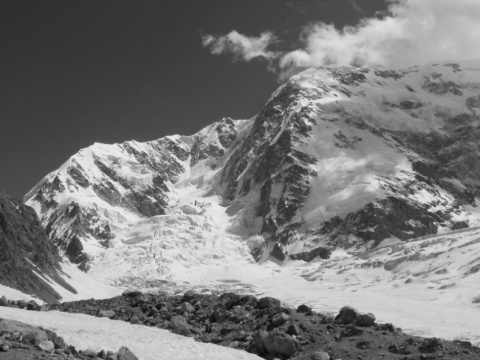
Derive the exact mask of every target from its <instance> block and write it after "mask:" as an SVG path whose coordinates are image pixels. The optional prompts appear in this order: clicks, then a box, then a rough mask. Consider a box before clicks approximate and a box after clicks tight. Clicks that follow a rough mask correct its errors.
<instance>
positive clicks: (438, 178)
mask: <svg viewBox="0 0 480 360" xmlns="http://www.w3.org/2000/svg"><path fill="white" fill-rule="evenodd" d="M479 74H480V62H479V61H463V62H459V63H452V62H445V63H441V64H429V65H426V66H423V67H413V68H409V69H406V70H387V69H378V68H377V69H366V68H353V67H345V66H332V67H317V68H312V69H308V70H306V71H304V72H302V73H300V74H298V75H296V76H294V77H292V78H291V79H290V80H288V81H287V82H286V83H285V84H283V85H282V86H280V88H279V89H278V90H277V91H275V92H274V93H273V94H272V96H271V97H270V99H269V100H268V102H267V103H266V105H265V107H264V108H263V109H262V110H261V111H260V112H259V114H257V115H256V116H255V117H254V118H252V119H250V120H232V119H229V118H225V119H223V120H221V121H219V122H216V123H214V124H212V125H210V126H208V127H206V128H204V129H202V130H201V131H200V132H198V133H197V134H194V135H192V136H178V135H176V136H167V137H165V138H162V139H158V140H154V141H150V142H146V143H139V142H135V141H129V142H125V143H122V144H114V145H110V146H108V145H103V144H96V145H93V146H92V147H89V148H86V149H83V150H81V151H80V152H79V153H77V154H76V155H74V156H73V157H71V158H70V159H69V160H68V161H67V162H66V163H65V164H64V165H62V167H61V168H60V169H59V170H57V171H55V172H52V173H51V174H49V175H48V176H47V177H46V178H45V179H44V180H42V181H41V182H40V183H39V184H38V185H37V186H36V187H35V188H34V189H32V191H30V192H29V193H28V194H27V195H26V196H25V200H26V203H27V204H29V205H31V206H32V207H34V208H35V210H36V211H37V213H38V214H39V216H40V218H41V219H42V223H43V225H44V226H45V228H46V230H47V233H49V236H50V237H52V238H59V239H61V240H59V242H58V243H57V245H58V246H59V247H60V249H61V250H62V252H64V254H66V256H67V257H69V259H70V260H71V261H73V262H76V263H79V264H81V266H82V267H83V268H84V269H85V270H87V269H88V267H89V263H90V262H91V260H92V258H94V257H95V256H97V255H98V254H100V253H102V251H104V250H105V249H106V248H109V247H111V246H113V245H114V243H116V244H117V245H115V246H118V244H120V243H122V241H123V240H122V238H121V236H123V235H121V234H125V231H127V230H128V229H127V228H130V229H134V228H135V225H132V224H134V223H135V222H138V223H140V222H142V221H145V220H146V219H149V218H150V219H152V221H153V219H154V218H156V217H159V216H160V217H161V216H177V217H178V216H190V217H191V216H199V217H201V216H203V215H205V216H207V215H208V214H209V212H210V209H212V206H215V204H214V205H209V206H210V207H207V208H202V209H201V208H199V207H196V204H197V203H201V202H202V201H203V199H204V198H205V197H208V196H217V197H218V198H219V200H218V204H217V205H220V206H221V207H223V208H224V210H223V211H225V212H226V213H227V214H228V219H227V220H226V221H227V224H225V227H224V228H225V229H226V230H228V231H227V232H228V233H229V234H232V235H234V236H237V237H240V238H241V239H244V240H246V242H247V244H248V247H249V248H250V251H251V253H253V254H255V255H256V257H257V259H265V258H267V257H268V256H270V255H271V254H273V255H274V256H275V257H276V258H277V259H279V260H284V259H287V258H288V256H289V254H296V253H302V252H308V251H314V250H315V249H317V248H318V247H328V248H330V249H334V248H335V247H346V248H350V247H353V248H356V249H361V248H364V249H366V248H370V247H372V246H376V245H378V244H379V243H380V242H381V241H383V240H385V239H388V238H392V237H394V238H399V239H401V240H406V239H410V238H413V237H418V236H423V235H428V234H435V233H437V232H442V231H443V232H444V231H448V230H449V229H455V228H460V227H467V226H469V225H475V224H478V221H479V216H478V215H477V213H476V207H477V204H476V200H475V198H476V197H477V196H478V194H479V191H480V183H479V182H478V181H477V180H478V179H479V174H480V169H478V168H477V165H476V162H475V159H476V156H478V155H476V154H477V152H476V151H477V147H478V146H477V145H476V142H475V138H476V136H477V131H478V130H477V129H478V120H479V118H478V115H477V110H476V109H478V108H480V95H479V92H480V90H479V89H480V75H479ZM465 164H469V165H465ZM187 187H194V188H196V189H197V190H196V192H195V191H193V190H192V191H190V190H189V191H190V194H195V196H196V198H190V199H186V198H184V197H182V196H183V195H181V196H180V197H178V196H177V195H178V194H180V193H181V194H184V193H185V191H184V190H185V189H186V188H187ZM187 200H188V201H187ZM189 201H190V203H188V202H189ZM179 204H180V206H177V205H179ZM187 205H188V206H189V207H190V209H188V207H186V206H187ZM181 206H183V208H181ZM215 211H216V210H215ZM175 214H177V215H175ZM215 214H217V213H212V215H215ZM177 220H178V218H177V219H176V220H175V221H177ZM172 221H173V220H172ZM179 221H180V220H179ZM181 221H183V220H181ZM193 221H194V222H195V220H193ZM207 222H208V221H207ZM214 222H215V220H214ZM128 223H130V224H128ZM197 225H198V224H197ZM197 225H191V227H192V228H196V226H197ZM152 226H153V225H152ZM185 229H186V228H185ZM157 230H158V229H157ZM132 231H133V230H132ZM148 231H150V232H151V233H152V234H153V233H155V231H156V230H152V229H150V230H148ZM148 231H147V232H148ZM182 231H183V230H182ZM127 232H128V231H127ZM133 232H135V231H133ZM142 234H143V235H142V236H144V235H145V234H146V233H142ZM152 234H150V235H149V236H150V237H149V238H150V239H152V237H153V236H152ZM259 235H262V238H263V239H264V240H259V237H258V236H259ZM119 236H120V238H119ZM145 236H146V235H145ZM172 236H176V235H175V234H174V235H172ZM147 237H148V236H147ZM252 239H253V240H252ZM124 240H125V239H124ZM127 242H128V241H127ZM123 243H125V242H123Z"/></svg>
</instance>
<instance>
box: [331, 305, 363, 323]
mask: <svg viewBox="0 0 480 360" xmlns="http://www.w3.org/2000/svg"><path fill="white" fill-rule="evenodd" d="M359 316H360V313H359V312H358V310H357V309H354V308H352V307H350V306H344V307H343V308H341V309H340V312H339V313H338V315H337V316H336V317H335V324H351V323H354V322H356V321H357V319H358V317H359Z"/></svg>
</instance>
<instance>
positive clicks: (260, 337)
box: [254, 329, 268, 355]
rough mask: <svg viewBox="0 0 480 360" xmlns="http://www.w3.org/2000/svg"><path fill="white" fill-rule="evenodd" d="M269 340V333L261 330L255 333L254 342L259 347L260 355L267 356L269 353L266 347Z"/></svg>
mask: <svg viewBox="0 0 480 360" xmlns="http://www.w3.org/2000/svg"><path fill="white" fill-rule="evenodd" d="M267 338H268V332H267V331H266V330H264V329H259V330H257V331H256V332H255V336H254V342H255V345H256V346H257V349H258V352H259V355H262V354H265V353H266V352H267V348H266V347H265V342H266V341H267Z"/></svg>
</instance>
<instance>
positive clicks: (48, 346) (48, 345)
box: [37, 340, 55, 352]
mask: <svg viewBox="0 0 480 360" xmlns="http://www.w3.org/2000/svg"><path fill="white" fill-rule="evenodd" d="M37 347H38V348H39V349H40V350H42V351H49V352H50V351H53V350H54V349H55V345H54V344H53V342H51V341H49V340H46V341H42V342H41V343H40V344H38V345H37Z"/></svg>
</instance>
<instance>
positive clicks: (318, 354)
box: [310, 351, 330, 360]
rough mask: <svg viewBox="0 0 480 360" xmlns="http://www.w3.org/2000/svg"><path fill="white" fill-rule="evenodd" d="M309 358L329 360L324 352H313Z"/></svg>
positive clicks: (328, 356)
mask: <svg viewBox="0 0 480 360" xmlns="http://www.w3.org/2000/svg"><path fill="white" fill-rule="evenodd" d="M310 358H311V359H312V360H330V355H329V354H328V353H327V352H325V351H315V352H314V353H313V354H312V355H311V357H310Z"/></svg>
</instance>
